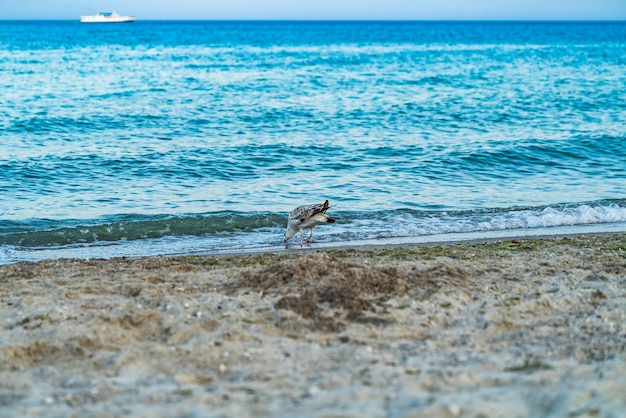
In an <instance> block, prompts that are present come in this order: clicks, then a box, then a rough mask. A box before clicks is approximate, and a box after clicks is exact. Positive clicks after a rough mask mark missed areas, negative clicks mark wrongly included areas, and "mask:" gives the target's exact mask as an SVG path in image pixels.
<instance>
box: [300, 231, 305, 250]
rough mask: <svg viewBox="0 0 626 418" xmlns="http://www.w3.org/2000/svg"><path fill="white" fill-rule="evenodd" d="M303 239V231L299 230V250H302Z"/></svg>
mask: <svg viewBox="0 0 626 418" xmlns="http://www.w3.org/2000/svg"><path fill="white" fill-rule="evenodd" d="M303 239H304V229H302V230H300V248H302V240H303Z"/></svg>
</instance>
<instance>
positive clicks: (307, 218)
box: [285, 199, 337, 247]
mask: <svg viewBox="0 0 626 418" xmlns="http://www.w3.org/2000/svg"><path fill="white" fill-rule="evenodd" d="M329 207H330V206H329V205H328V199H326V201H325V202H324V203H318V204H314V205H302V206H298V207H297V208H295V209H294V210H292V211H291V213H290V214H289V219H288V220H287V230H286V231H285V244H287V241H289V240H290V239H291V238H293V237H294V235H296V234H297V233H298V231H300V247H302V240H303V239H304V230H305V229H310V230H311V234H310V235H309V238H307V240H306V243H307V244H308V243H309V242H311V237H312V236H313V228H315V227H316V226H317V225H319V224H323V223H326V224H333V223H335V222H336V221H337V219H335V218H331V217H330V216H326V211H327V210H328V208H329Z"/></svg>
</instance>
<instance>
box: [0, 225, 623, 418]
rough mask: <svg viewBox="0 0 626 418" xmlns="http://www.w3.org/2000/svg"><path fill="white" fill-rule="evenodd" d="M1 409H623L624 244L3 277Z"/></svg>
mask: <svg viewBox="0 0 626 418" xmlns="http://www.w3.org/2000/svg"><path fill="white" fill-rule="evenodd" d="M0 319H1V321H2V322H1V324H0V326H1V327H2V328H1V329H2V332H1V333H0V415H2V416H27V415H28V416H46V417H49V416H52V417H56V416H58V417H67V416H75V417H87V416H97V417H106V416H130V415H132V416H146V417H147V416H150V417H155V416H161V417H174V416H186V417H194V416H198V417H201V416H202V417H205V416H224V417H232V416H237V417H247V416H250V417H251V416H255V417H257V416H294V417H295V416H298V417H300V416H305V417H306V416H335V417H337V416H341V417H365V416H367V417H455V416H460V417H529V416H555V417H561V416H567V417H588V416H601V417H620V416H624V411H626V396H624V394H626V235H624V234H612V235H598V236H595V235H584V236H577V237H565V238H564V237H554V238H541V239H532V238H523V239H513V240H506V241H496V242H487V243H480V242H475V243H464V244H449V245H441V246H438V245H434V246H424V245H421V246H403V247H391V248H362V249H348V248H342V249H325V250H322V251H316V250H314V249H313V250H309V251H292V252H284V253H273V254H271V253H267V254H248V255H246V254H242V255H221V256H182V257H152V258H140V259H111V260H48V261H42V262H38V263H26V262H25V263H18V264H12V265H4V266H0Z"/></svg>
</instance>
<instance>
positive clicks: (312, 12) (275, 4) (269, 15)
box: [0, 0, 626, 20]
mask: <svg viewBox="0 0 626 418" xmlns="http://www.w3.org/2000/svg"><path fill="white" fill-rule="evenodd" d="M114 10H115V11H117V12H118V13H120V14H123V15H131V16H136V17H137V19H138V20H153V19H199V20H206V19H209V20H224V19H226V20H237V19H261V20H264V19H312V20H317V19H332V20H334V19H347V20H352V19H374V20H376V19H381V20H384V19H391V20H396V19H405V20H626V0H0V19H77V18H78V16H80V15H85V14H94V13H96V12H101V11H114Z"/></svg>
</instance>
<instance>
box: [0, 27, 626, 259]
mask: <svg viewBox="0 0 626 418" xmlns="http://www.w3.org/2000/svg"><path fill="white" fill-rule="evenodd" d="M0 89H1V91H2V95H0V136H1V141H0V196H1V199H0V264H2V263H9V262H15V261H20V260H39V259H42V258H55V257H110V256H138V255H154V254H173V253H189V252H209V253H210V252H220V251H242V250H244V251H264V250H272V249H275V248H279V247H280V246H281V245H282V231H283V229H284V226H285V223H286V216H287V214H288V212H289V211H290V210H291V209H292V208H293V207H295V206H297V205H300V204H303V203H317V202H322V201H323V200H324V199H329V200H330V202H331V205H332V206H333V207H332V208H331V210H330V211H329V213H332V214H333V215H336V216H338V217H339V218H340V220H339V222H338V223H337V224H334V225H329V226H322V227H319V228H317V229H316V230H315V236H314V239H315V241H314V244H313V245H314V246H315V245H319V246H322V247H323V246H334V245H344V244H350V243H363V242H365V243H376V242H422V241H428V240H434V239H444V240H445V239H448V238H453V237H459V236H465V237H486V236H493V235H496V236H497V235H506V234H509V235H519V234H526V235H528V234H530V235H532V234H539V233H551V232H555V233H556V232H563V231H565V232H567V231H579V230H585V231H606V230H611V231H626V193H625V192H624V190H625V186H626V146H625V139H626V94H624V92H626V23H625V22H335V21H333V22H300V21H297V22H284V21H281V22H248V21H246V22H232V21H228V22H220V21H202V22H200V21H198V22H193V21H168V22H160V21H141V20H139V21H137V22H135V23H133V24H124V25H81V24H80V23H78V22H77V21H0Z"/></svg>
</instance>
